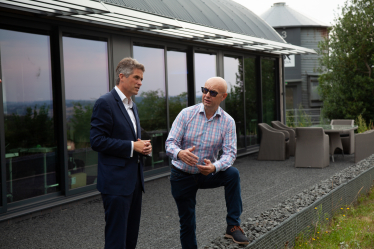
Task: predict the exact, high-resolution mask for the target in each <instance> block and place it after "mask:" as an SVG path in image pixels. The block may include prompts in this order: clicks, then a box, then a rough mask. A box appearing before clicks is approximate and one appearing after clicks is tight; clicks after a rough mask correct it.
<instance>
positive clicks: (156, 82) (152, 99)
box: [133, 45, 169, 170]
mask: <svg viewBox="0 0 374 249" xmlns="http://www.w3.org/2000/svg"><path fill="white" fill-rule="evenodd" d="M133 51H134V58H135V59H136V60H137V61H139V62H140V63H142V64H143V65H144V67H145V73H144V79H143V85H142V86H141V87H140V90H139V93H138V95H136V96H135V103H136V105H137V107H138V111H139V118H140V126H141V128H142V139H150V140H151V143H152V156H151V157H147V160H146V162H145V169H144V170H152V169H156V168H160V167H163V166H168V164H169V163H168V162H169V161H168V158H167V156H166V153H165V140H166V138H167V135H168V134H167V122H166V120H167V119H166V117H167V115H166V96H165V59H164V52H165V50H164V49H163V48H157V47H147V46H143V45H135V46H134V47H133Z"/></svg>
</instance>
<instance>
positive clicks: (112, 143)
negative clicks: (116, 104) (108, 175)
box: [90, 98, 131, 158]
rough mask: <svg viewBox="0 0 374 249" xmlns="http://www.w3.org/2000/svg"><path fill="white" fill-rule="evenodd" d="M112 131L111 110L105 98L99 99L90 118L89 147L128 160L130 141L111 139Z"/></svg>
mask: <svg viewBox="0 0 374 249" xmlns="http://www.w3.org/2000/svg"><path fill="white" fill-rule="evenodd" d="M112 129H115V127H114V122H113V113H112V110H111V108H110V106H109V104H108V103H107V100H105V98H99V99H98V100H97V101H96V103H95V105H94V108H93V112H92V117H91V130H90V142H91V147H92V149H93V150H94V151H97V152H101V153H105V154H108V155H112V156H117V157H124V158H129V157H130V154H131V141H130V140H122V139H117V138H112V137H111V134H112Z"/></svg>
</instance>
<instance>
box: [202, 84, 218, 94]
mask: <svg viewBox="0 0 374 249" xmlns="http://www.w3.org/2000/svg"><path fill="white" fill-rule="evenodd" d="M201 91H202V92H203V93H204V94H207V93H208V92H209V93H210V96H212V97H216V96H217V94H218V92H216V91H213V90H209V89H208V88H205V87H203V86H202V87H201Z"/></svg>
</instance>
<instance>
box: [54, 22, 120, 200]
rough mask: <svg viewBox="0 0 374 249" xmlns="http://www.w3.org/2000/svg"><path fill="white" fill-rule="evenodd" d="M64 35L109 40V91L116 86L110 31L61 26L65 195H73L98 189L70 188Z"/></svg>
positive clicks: (91, 186)
mask: <svg viewBox="0 0 374 249" xmlns="http://www.w3.org/2000/svg"><path fill="white" fill-rule="evenodd" d="M63 37H72V38H80V39H87V40H96V41H106V42H107V54H108V77H109V79H108V81H109V86H108V87H109V89H108V92H109V91H110V90H111V89H112V88H113V87H114V85H115V83H114V74H113V73H112V72H114V69H113V63H112V61H113V54H112V38H111V35H110V34H108V33H103V32H97V31H91V30H83V29H77V28H71V27H64V26H60V28H59V30H58V42H59V53H58V54H59V56H60V60H59V62H60V74H61V75H60V81H61V84H60V89H59V90H60V97H61V106H62V111H61V112H60V115H62V117H61V120H62V123H61V126H62V127H61V134H60V136H61V138H62V147H61V148H62V149H63V152H62V153H63V154H62V155H63V156H62V162H63V170H62V171H63V172H62V173H63V175H64V177H63V178H64V193H65V196H72V195H77V194H81V193H87V192H89V191H95V190H96V184H91V185H87V186H84V187H79V188H76V189H69V181H70V178H69V175H68V160H67V158H68V150H67V126H66V125H67V120H66V95H65V70H64V58H63V55H64V51H63Z"/></svg>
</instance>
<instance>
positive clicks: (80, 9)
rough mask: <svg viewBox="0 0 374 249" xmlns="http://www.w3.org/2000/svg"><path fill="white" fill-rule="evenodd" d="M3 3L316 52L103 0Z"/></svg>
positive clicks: (229, 42) (178, 34) (257, 47)
mask: <svg viewBox="0 0 374 249" xmlns="http://www.w3.org/2000/svg"><path fill="white" fill-rule="evenodd" d="M0 6H1V7H5V8H12V9H18V10H22V11H27V12H34V13H37V14H41V15H46V16H54V17H58V18H65V19H72V20H77V21H82V22H89V23H94V24H99V25H104V26H112V27H117V28H122V29H130V30H136V31H139V32H144V33H151V34H157V35H160V36H169V37H175V38H180V39H184V40H192V41H197V42H204V43H210V44H216V45H222V46H226V47H234V48H242V49H246V50H253V51H263V52H268V53H272V54H286V55H287V54H316V51H314V50H313V49H309V48H304V47H300V46H295V45H291V44H288V43H282V42H276V41H271V40H267V39H263V38H258V37H253V36H249V35H243V34H238V33H234V32H229V31H225V30H220V29H216V28H211V27H207V26H203V25H198V24H193V23H188V22H183V21H179V20H176V19H171V18H167V17H162V16H158V15H154V14H149V13H145V12H142V11H137V10H132V9H128V8H123V7H118V6H114V5H109V4H104V3H103V2H101V1H99V0H97V1H96V0H79V1H77V0H0Z"/></svg>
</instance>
